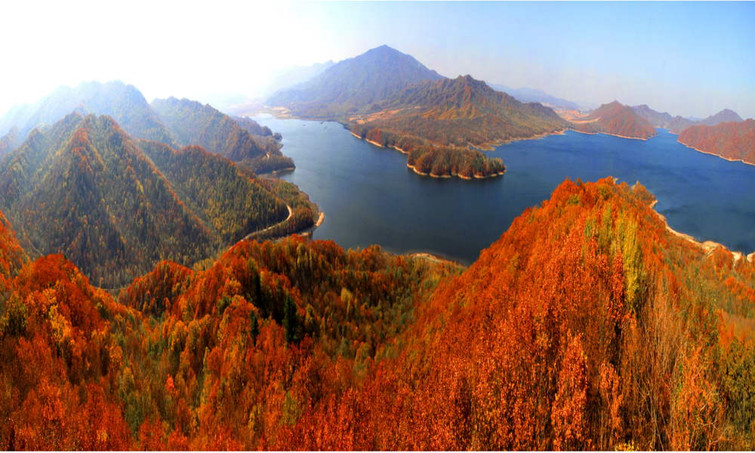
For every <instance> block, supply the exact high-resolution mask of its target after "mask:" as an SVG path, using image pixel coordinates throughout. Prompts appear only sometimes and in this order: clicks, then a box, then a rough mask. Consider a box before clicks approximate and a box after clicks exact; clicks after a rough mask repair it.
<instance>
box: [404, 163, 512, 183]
mask: <svg viewBox="0 0 755 453" xmlns="http://www.w3.org/2000/svg"><path fill="white" fill-rule="evenodd" d="M406 168H409V169H411V170H412V171H413V172H414V173H416V174H418V175H420V176H428V177H430V178H435V179H451V178H453V177H456V178H459V179H463V180H465V181H471V180H473V179H480V180H482V179H491V178H497V177H499V176H503V175H504V174H505V173H506V171H502V172H496V173H493V174H492V175H488V176H478V175H473V176H471V177H470V176H464V175H460V174H458V173H452V174H450V175H436V174H433V173H424V172H421V171H419V170H417V167H415V166H414V165H411V164H410V163H409V162H407V163H406Z"/></svg>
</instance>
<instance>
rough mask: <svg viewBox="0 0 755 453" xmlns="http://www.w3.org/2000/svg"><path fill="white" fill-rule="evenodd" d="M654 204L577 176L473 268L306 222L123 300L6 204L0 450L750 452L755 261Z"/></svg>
mask: <svg viewBox="0 0 755 453" xmlns="http://www.w3.org/2000/svg"><path fill="white" fill-rule="evenodd" d="M653 201H654V200H653V197H652V195H651V194H650V193H648V192H647V191H646V190H645V189H644V188H643V187H642V186H640V185H639V184H638V185H635V186H634V187H629V186H627V185H626V184H617V183H615V182H613V181H612V180H610V179H604V180H601V181H598V182H596V183H588V184H583V183H581V182H577V183H573V182H570V181H566V182H564V183H563V184H561V186H559V187H558V188H557V189H556V190H555V191H554V193H553V195H552V197H551V199H550V200H548V201H545V202H543V203H542V205H541V206H539V207H535V208H531V209H529V210H527V211H525V212H524V213H523V214H522V215H521V216H520V217H519V218H517V219H516V220H515V221H514V223H513V224H512V226H511V228H510V229H509V230H508V231H507V232H506V233H504V234H503V236H502V237H501V238H500V239H499V240H498V241H497V242H496V243H494V244H493V245H492V246H491V247H490V248H489V249H487V250H485V251H483V252H482V254H481V256H480V258H479V259H478V261H477V262H476V263H474V264H473V265H472V266H471V267H470V268H469V269H467V270H465V271H464V272H463V273H460V271H461V270H460V269H459V268H458V267H456V266H454V265H452V264H450V263H444V262H439V261H436V260H430V259H425V258H419V257H404V256H394V255H390V254H386V253H384V252H382V251H380V250H379V249H377V248H376V247H372V248H368V249H366V250H363V251H344V250H342V249H341V248H340V247H338V246H336V245H335V244H333V243H331V242H322V241H307V240H304V239H302V238H298V237H292V238H288V239H285V240H283V241H280V242H277V243H272V242H265V243H262V244H260V243H257V242H251V241H243V242H241V243H239V244H237V245H235V246H234V247H232V248H231V249H230V250H228V251H227V252H226V253H225V254H224V255H223V256H221V257H220V258H219V259H218V260H217V261H216V262H215V263H214V264H212V265H211V266H209V267H208V268H207V269H206V270H197V271H193V270H190V269H188V268H186V267H182V266H179V265H176V264H174V263H170V262H162V263H160V264H158V265H157V266H156V267H155V268H154V270H153V271H152V272H150V273H148V274H146V275H144V276H142V277H139V278H138V279H136V280H135V281H134V282H133V283H132V284H131V285H130V286H129V287H128V288H126V289H124V290H123V291H122V292H121V293H120V296H119V297H118V300H117V301H116V300H114V299H113V298H112V297H111V296H110V295H109V294H108V293H106V292H104V291H102V290H98V289H96V288H93V287H92V286H90V284H89V283H88V280H87V278H86V277H84V276H83V275H82V274H81V273H80V271H78V270H77V269H76V267H75V266H74V265H73V264H71V263H70V262H68V261H66V260H65V258H63V257H62V256H59V255H52V256H46V257H43V258H39V259H37V260H35V261H33V262H28V261H26V260H25V258H24V255H23V253H22V252H21V251H20V248H19V246H18V244H17V243H16V241H15V239H14V237H13V233H12V231H11V230H10V229H9V228H8V227H7V226H6V223H5V222H0V285H2V287H0V289H2V291H0V302H2V303H1V304H0V388H2V389H5V390H4V391H2V392H0V417H2V419H3V420H6V421H7V422H6V423H3V424H0V447H2V448H3V449H16V448H26V449H74V448H76V449H162V448H168V449H176V450H178V449H185V448H192V449H202V450H216V449H221V450H222V449H257V448H262V449H282V450H289V449H311V450H316V449H338V450H362V449H368V450H391V449H439V450H457V449H477V450H487V449H501V450H502V449H530V450H535V449H557V450H558V449H603V450H611V449H615V448H617V449H676V450H681V449H752V448H753V447H754V446H755V439H753V434H752V433H753V430H752V427H753V423H754V421H753V416H754V414H755V411H754V410H753V409H754V407H753V404H754V403H755V400H754V398H753V395H754V394H755V388H753V385H755V384H753V383H754V382H755V381H754V380H753V379H752V376H753V375H754V373H755V351H754V350H753V348H754V347H755V344H754V343H753V338H752V331H753V330H752V323H753V317H754V316H755V311H754V309H753V307H754V305H753V304H754V303H755V291H753V285H754V284H755V264H753V263H752V262H751V261H750V260H748V259H747V258H746V257H743V256H742V255H740V254H733V253H731V252H729V251H728V250H726V249H724V248H723V247H720V246H716V245H713V244H709V243H706V244H699V243H694V242H692V241H690V240H688V239H685V238H683V237H680V236H678V235H676V234H674V233H673V232H671V231H670V230H668V229H667V227H666V225H665V223H664V221H663V219H662V218H661V217H660V216H659V215H658V214H657V213H656V212H655V211H653V210H652V208H651V206H652V204H653ZM0 220H1V219H0ZM3 288H4V289H3Z"/></svg>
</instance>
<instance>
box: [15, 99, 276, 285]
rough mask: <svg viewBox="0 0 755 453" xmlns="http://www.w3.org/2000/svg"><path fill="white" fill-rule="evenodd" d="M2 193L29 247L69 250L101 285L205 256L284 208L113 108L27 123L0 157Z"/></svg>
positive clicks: (243, 177) (254, 184) (231, 170)
mask: <svg viewBox="0 0 755 453" xmlns="http://www.w3.org/2000/svg"><path fill="white" fill-rule="evenodd" d="M0 193H2V194H3V196H2V198H1V199H0V206H1V208H2V210H4V211H5V212H6V214H7V215H8V217H9V219H10V220H11V222H12V224H13V225H14V226H15V227H16V229H17V231H18V233H19V235H20V238H21V241H22V243H23V244H24V246H25V248H26V249H27V250H30V251H34V252H35V255H37V256H39V255H46V254H50V253H65V254H66V256H67V257H68V258H69V259H71V260H72V261H73V262H74V263H75V264H76V265H77V266H78V267H79V268H81V269H82V270H83V271H84V272H85V273H86V274H87V275H89V276H90V277H91V278H92V279H93V280H94V281H95V282H97V284H101V285H106V286H117V285H119V284H123V283H124V282H127V281H129V280H131V279H132V278H133V277H134V276H135V275H137V274H139V273H143V272H145V271H146V270H147V269H148V268H149V267H151V266H153V265H154V263H156V262H157V261H159V260H161V259H171V260H173V261H176V262H179V263H183V264H191V263H194V262H196V261H198V260H201V259H204V258H207V257H208V256H211V255H212V254H214V253H215V252H216V251H217V250H218V249H219V248H220V247H223V246H226V245H228V244H230V243H233V242H235V241H238V240H240V239H242V238H243V237H244V236H245V235H247V234H248V233H250V232H253V231H256V230H258V229H262V228H264V227H266V226H269V225H272V224H275V223H277V222H280V221H282V220H284V219H285V218H286V214H287V209H286V206H285V204H284V203H283V202H282V201H280V200H279V199H278V198H277V197H275V196H274V195H273V194H272V193H271V192H270V190H269V189H267V188H265V187H263V186H262V185H260V183H259V182H258V181H257V180H256V179H254V178H253V177H250V176H249V175H247V174H246V173H244V172H242V171H241V170H240V169H237V168H236V167H235V166H234V165H233V164H232V163H231V162H229V161H228V160H226V159H224V158H222V157H220V156H217V155H215V154H211V153H208V152H206V151H204V150H201V149H198V148H195V147H194V148H192V147H190V148H186V149H184V150H181V151H178V150H173V149H171V148H170V147H168V146H167V145H164V144H160V143H157V142H150V141H136V140H134V139H132V138H131V137H130V136H129V135H128V134H126V132H125V131H124V130H123V129H121V128H120V127H119V126H118V124H117V123H116V122H115V121H114V120H113V119H112V118H110V117H107V116H94V115H88V116H86V117H82V116H81V115H78V114H71V115H68V116H66V117H65V118H64V119H63V120H61V121H59V122H58V123H55V124H54V125H52V126H49V127H46V128H43V129H35V130H34V131H32V132H31V134H30V135H29V138H28V139H27V140H26V142H24V144H23V145H22V146H21V147H19V148H18V149H16V150H15V151H14V152H12V153H11V154H10V155H8V156H7V157H6V158H5V159H4V160H3V161H2V163H1V164H0Z"/></svg>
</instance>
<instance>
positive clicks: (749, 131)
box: [679, 114, 755, 165]
mask: <svg viewBox="0 0 755 453" xmlns="http://www.w3.org/2000/svg"><path fill="white" fill-rule="evenodd" d="M735 115H736V114H735ZM679 142H680V143H682V144H684V145H687V146H689V147H690V148H694V149H696V150H698V151H702V152H705V153H709V154H715V155H717V156H720V157H723V158H724V159H729V160H741V161H742V162H746V163H749V164H753V165H755V120H753V119H748V120H746V121H739V122H730V123H719V124H717V125H715V126H705V125H696V126H692V127H689V128H687V129H685V130H684V131H682V133H681V134H679Z"/></svg>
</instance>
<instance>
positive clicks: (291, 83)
mask: <svg viewBox="0 0 755 453" xmlns="http://www.w3.org/2000/svg"><path fill="white" fill-rule="evenodd" d="M334 64H335V63H334V62H333V61H332V60H330V61H325V62H322V63H315V64H311V65H308V66H292V67H290V68H286V69H284V70H282V71H279V72H278V73H277V74H275V77H273V81H272V82H271V83H270V84H269V85H268V86H267V87H265V93H266V94H267V95H272V94H275V93H277V92H278V91H282V90H288V89H291V88H296V87H298V86H299V85H301V84H303V83H306V82H308V81H309V80H311V79H313V78H315V77H317V76H318V75H320V74H322V73H323V72H325V71H327V70H328V69H330V67H331V66H333V65H334Z"/></svg>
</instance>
